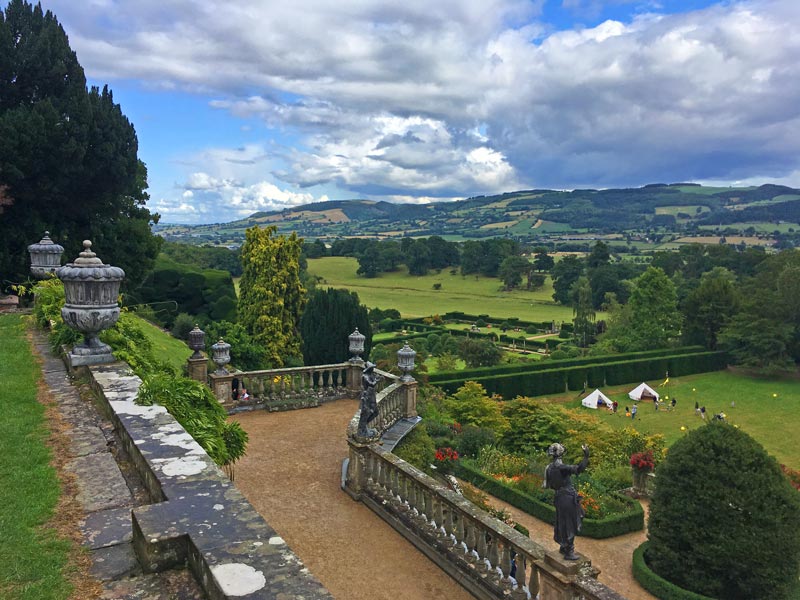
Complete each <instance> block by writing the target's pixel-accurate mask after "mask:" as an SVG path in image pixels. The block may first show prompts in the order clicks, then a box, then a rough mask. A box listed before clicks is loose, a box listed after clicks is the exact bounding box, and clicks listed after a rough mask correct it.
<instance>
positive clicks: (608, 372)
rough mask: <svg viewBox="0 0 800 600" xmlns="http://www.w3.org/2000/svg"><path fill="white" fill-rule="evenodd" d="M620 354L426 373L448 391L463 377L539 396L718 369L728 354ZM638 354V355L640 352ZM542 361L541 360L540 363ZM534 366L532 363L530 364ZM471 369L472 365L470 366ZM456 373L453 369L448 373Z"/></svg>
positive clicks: (494, 389) (505, 393) (511, 393)
mask: <svg viewBox="0 0 800 600" xmlns="http://www.w3.org/2000/svg"><path fill="white" fill-rule="evenodd" d="M622 356H623V355H619V356H605V357H602V360H604V361H605V362H604V363H603V364H592V365H580V366H568V365H569V364H570V363H573V364H574V362H575V361H577V360H582V359H573V360H571V361H570V360H565V361H552V362H550V361H548V362H547V363H544V364H545V365H546V366H549V367H550V368H549V369H531V370H528V371H522V372H520V371H519V370H516V371H514V372H505V373H504V372H503V370H504V369H502V367H501V368H498V371H500V372H499V373H498V372H495V373H494V374H491V375H484V376H482V377H474V376H470V374H469V372H466V371H465V373H466V374H463V375H462V374H459V376H458V378H453V379H449V380H445V381H442V380H436V379H435V378H434V377H435V376H434V375H431V376H429V380H428V381H429V382H430V383H433V384H435V385H437V386H439V387H441V388H442V389H443V390H444V391H445V392H447V393H448V394H452V393H454V392H455V391H456V390H458V388H460V387H461V386H462V385H464V383H465V382H466V381H476V382H477V383H480V384H481V385H482V386H483V387H484V388H485V389H486V391H487V392H489V393H490V394H500V395H501V396H502V397H503V398H505V399H511V398H515V397H516V396H541V395H545V394H562V393H564V392H566V391H567V390H573V391H579V390H581V389H583V383H584V382H587V383H588V385H589V386H591V387H603V386H604V385H619V384H622V383H634V382H637V381H646V380H653V379H660V378H662V377H664V375H665V373H667V371H669V374H670V376H672V377H679V376H683V375H693V374H695V373H707V372H709V371H719V370H722V369H724V368H726V367H727V365H728V355H727V354H726V353H725V352H695V353H691V354H677V355H668V356H648V357H645V358H637V359H634V360H619V358H620V357H622ZM639 356H641V355H639ZM540 364H541V363H540ZM531 366H533V365H531ZM472 371H474V369H473V370H472ZM448 374H449V375H455V373H448Z"/></svg>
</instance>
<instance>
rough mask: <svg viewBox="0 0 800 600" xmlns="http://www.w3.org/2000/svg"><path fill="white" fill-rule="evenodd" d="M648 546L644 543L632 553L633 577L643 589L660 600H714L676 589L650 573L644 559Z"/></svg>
mask: <svg viewBox="0 0 800 600" xmlns="http://www.w3.org/2000/svg"><path fill="white" fill-rule="evenodd" d="M648 544H649V542H644V543H643V544H642V545H641V546H639V547H638V548H637V549H636V550H634V551H633V577H634V579H636V581H638V582H639V584H640V585H641V586H642V587H643V588H644V589H646V590H647V591H648V592H650V593H651V594H653V595H654V596H655V597H656V598H659V599H660V600H714V599H713V598H709V597H708V596H702V595H700V594H696V593H695V592H690V591H689V590H685V589H683V588H681V587H678V586H677V585H675V584H674V583H670V582H669V581H667V580H666V579H664V578H663V577H661V576H660V575H657V574H656V573H654V572H653V571H651V570H650V567H648V566H647V561H645V557H644V555H645V552H646V551H647V546H648Z"/></svg>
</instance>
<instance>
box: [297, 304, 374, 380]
mask: <svg viewBox="0 0 800 600" xmlns="http://www.w3.org/2000/svg"><path fill="white" fill-rule="evenodd" d="M356 328H358V330H359V332H360V333H361V334H362V335H363V336H364V337H365V338H366V339H365V340H364V358H366V357H368V356H369V351H370V348H371V347H372V325H371V324H370V321H369V316H368V312H367V307H366V306H364V305H363V304H361V303H360V302H359V301H358V294H356V293H355V292H348V291H347V290H337V289H334V288H327V289H325V290H322V289H316V290H314V292H313V293H311V294H310V297H309V299H308V304H306V307H305V308H304V309H303V315H302V316H301V317H300V333H301V335H302V337H303V360H304V361H305V364H307V365H327V364H333V363H340V362H344V361H346V360H348V359H349V358H350V351H349V349H348V348H349V342H348V339H347V338H348V336H349V335H350V334H351V333H353V331H354V330H355V329H356Z"/></svg>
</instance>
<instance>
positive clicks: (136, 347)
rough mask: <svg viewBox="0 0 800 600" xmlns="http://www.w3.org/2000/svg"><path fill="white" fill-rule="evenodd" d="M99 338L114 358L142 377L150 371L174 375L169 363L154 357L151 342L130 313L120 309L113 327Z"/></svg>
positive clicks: (139, 322) (139, 323)
mask: <svg viewBox="0 0 800 600" xmlns="http://www.w3.org/2000/svg"><path fill="white" fill-rule="evenodd" d="M100 339H101V340H103V341H104V342H105V343H106V344H108V345H109V346H111V349H112V350H113V352H114V358H116V359H117V360H122V361H125V362H126V363H128V365H130V367H131V369H133V372H134V373H136V374H137V375H138V376H139V377H141V378H142V379H144V378H145V377H147V375H149V374H152V373H163V374H165V375H168V376H174V375H175V369H174V368H173V367H172V366H171V365H169V364H168V363H166V362H164V361H161V360H159V359H158V358H156V355H155V352H154V351H153V344H152V343H151V342H150V339H149V338H148V337H147V335H146V334H145V332H144V330H143V329H142V324H141V321H140V320H139V319H137V318H136V317H135V316H134V315H133V314H132V313H129V312H127V311H122V312H121V313H120V316H119V320H118V321H117V322H116V324H115V325H114V327H112V328H111V329H106V330H105V331H103V332H102V333H101V334H100Z"/></svg>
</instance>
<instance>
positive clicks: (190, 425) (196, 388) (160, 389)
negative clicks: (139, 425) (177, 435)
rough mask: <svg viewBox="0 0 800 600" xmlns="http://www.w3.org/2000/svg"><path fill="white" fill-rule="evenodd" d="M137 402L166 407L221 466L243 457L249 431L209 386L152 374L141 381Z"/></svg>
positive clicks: (182, 378) (180, 378) (187, 379)
mask: <svg viewBox="0 0 800 600" xmlns="http://www.w3.org/2000/svg"><path fill="white" fill-rule="evenodd" d="M136 402H137V403H138V404H142V405H145V406H151V405H153V404H160V405H162V406H164V407H165V408H166V409H167V410H168V411H169V413H170V414H171V415H172V416H173V417H175V419H176V420H177V421H178V422H179V423H180V424H181V425H183V427H184V429H186V431H188V432H189V434H191V436H192V437H193V438H194V439H195V441H197V443H198V444H200V445H201V446H202V447H203V449H204V450H205V451H206V452H207V453H208V455H209V456H210V457H211V458H212V460H214V462H216V463H217V464H218V465H231V464H233V463H235V462H236V461H237V460H239V459H240V458H241V457H242V456H244V453H245V450H246V447H247V433H246V432H245V431H244V430H243V429H242V428H241V426H240V425H239V424H238V423H236V422H233V421H230V422H229V421H227V414H226V413H225V409H223V408H222V406H221V405H220V403H219V402H218V401H217V399H216V398H215V397H214V394H212V393H211V390H210V389H209V388H208V386H205V385H203V384H202V383H200V382H199V381H194V380H193V379H189V378H187V377H173V376H169V375H165V374H156V375H151V376H149V377H147V378H145V380H144V381H143V382H142V386H141V387H140V388H139V395H138V396H137V398H136Z"/></svg>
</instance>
